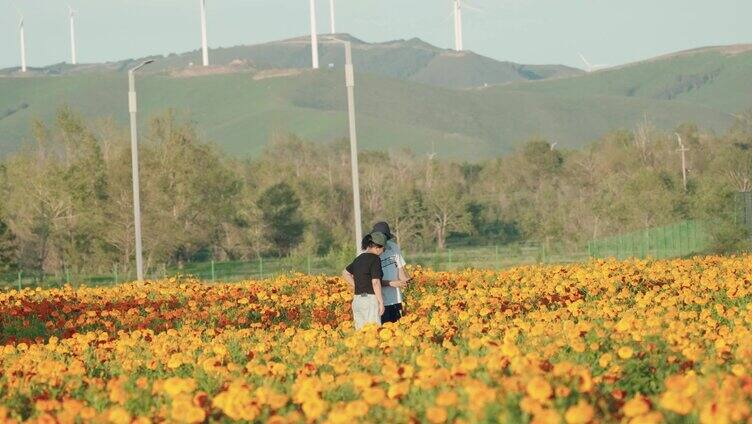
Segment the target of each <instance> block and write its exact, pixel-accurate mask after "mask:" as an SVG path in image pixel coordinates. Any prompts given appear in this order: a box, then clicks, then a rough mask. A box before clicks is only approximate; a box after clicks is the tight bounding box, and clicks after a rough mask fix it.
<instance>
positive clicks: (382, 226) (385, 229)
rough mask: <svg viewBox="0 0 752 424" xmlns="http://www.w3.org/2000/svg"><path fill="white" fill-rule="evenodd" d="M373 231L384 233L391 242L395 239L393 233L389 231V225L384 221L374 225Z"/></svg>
mask: <svg viewBox="0 0 752 424" xmlns="http://www.w3.org/2000/svg"><path fill="white" fill-rule="evenodd" d="M371 231H378V232H380V233H384V235H385V236H386V239H387V240H391V239H393V238H394V236H393V235H392V231H391V230H390V229H389V224H387V223H386V222H384V221H381V222H377V223H375V224H373V230H371Z"/></svg>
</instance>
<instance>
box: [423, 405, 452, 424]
mask: <svg viewBox="0 0 752 424" xmlns="http://www.w3.org/2000/svg"><path fill="white" fill-rule="evenodd" d="M426 419H427V420H428V422H430V423H432V424H440V423H444V422H446V420H447V412H446V409H444V408H441V407H438V406H432V407H430V408H428V409H426Z"/></svg>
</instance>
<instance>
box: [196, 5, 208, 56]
mask: <svg viewBox="0 0 752 424" xmlns="http://www.w3.org/2000/svg"><path fill="white" fill-rule="evenodd" d="M198 1H199V6H200V8H201V52H202V58H203V61H204V66H209V45H208V42H207V41H206V0H198Z"/></svg>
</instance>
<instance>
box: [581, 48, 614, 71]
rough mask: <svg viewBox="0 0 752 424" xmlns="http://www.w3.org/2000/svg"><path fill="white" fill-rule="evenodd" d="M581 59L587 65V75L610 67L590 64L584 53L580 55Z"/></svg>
mask: <svg viewBox="0 0 752 424" xmlns="http://www.w3.org/2000/svg"><path fill="white" fill-rule="evenodd" d="M579 55H580V59H582V62H583V63H584V64H585V71H586V72H587V73H591V72H593V71H597V70H599V69H605V68H608V65H592V64H590V62H588V60H587V59H585V56H583V55H582V53H579Z"/></svg>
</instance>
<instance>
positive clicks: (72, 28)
mask: <svg viewBox="0 0 752 424" xmlns="http://www.w3.org/2000/svg"><path fill="white" fill-rule="evenodd" d="M75 12H76V11H75V10H73V8H72V7H71V5H70V4H69V5H68V17H69V18H70V42H71V63H72V64H73V65H76V64H77V63H78V60H77V59H76V26H75V23H74V16H75Z"/></svg>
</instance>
